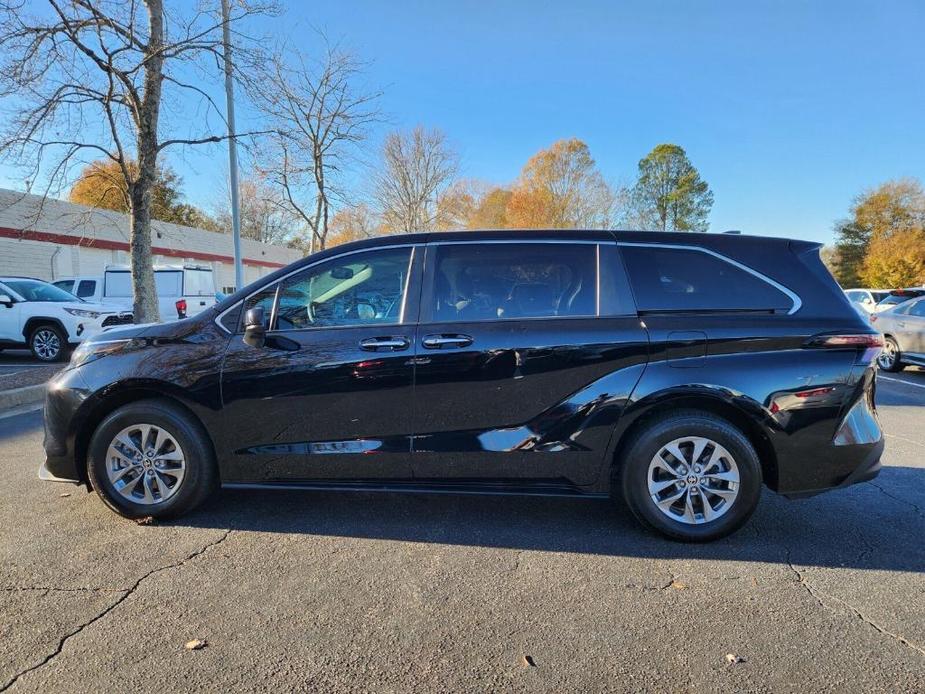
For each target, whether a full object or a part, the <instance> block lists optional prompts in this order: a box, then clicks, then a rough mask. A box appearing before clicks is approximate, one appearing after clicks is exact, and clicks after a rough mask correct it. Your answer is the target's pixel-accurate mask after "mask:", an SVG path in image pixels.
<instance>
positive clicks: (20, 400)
mask: <svg viewBox="0 0 925 694" xmlns="http://www.w3.org/2000/svg"><path fill="white" fill-rule="evenodd" d="M44 399H45V384H44V383H39V384H38V385H34V386H23V387H22V388H13V389H11V390H0V412H2V411H3V410H8V409H12V408H14V407H19V406H21V405H31V404H34V403H38V402H42V400H44Z"/></svg>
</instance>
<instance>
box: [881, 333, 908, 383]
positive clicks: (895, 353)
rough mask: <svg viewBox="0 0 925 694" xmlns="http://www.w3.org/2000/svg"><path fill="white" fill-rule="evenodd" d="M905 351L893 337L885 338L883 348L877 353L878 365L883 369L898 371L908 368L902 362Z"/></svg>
mask: <svg viewBox="0 0 925 694" xmlns="http://www.w3.org/2000/svg"><path fill="white" fill-rule="evenodd" d="M902 355H903V353H902V352H900V351H899V344H897V342H896V340H894V339H893V338H892V337H885V338H883V350H881V352H880V354H879V355H877V366H878V367H879V369H880V370H881V371H886V372H888V373H893V374H895V373H898V372H899V371H902V370H903V369H905V368H906V365H905V364H903V363H902V361H901V360H902Z"/></svg>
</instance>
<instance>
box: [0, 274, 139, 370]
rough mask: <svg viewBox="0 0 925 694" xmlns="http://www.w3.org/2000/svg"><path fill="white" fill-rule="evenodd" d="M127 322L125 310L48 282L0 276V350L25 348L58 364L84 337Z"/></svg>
mask: <svg viewBox="0 0 925 694" xmlns="http://www.w3.org/2000/svg"><path fill="white" fill-rule="evenodd" d="M131 322H132V314H131V312H129V311H122V310H119V308H118V307H115V306H107V305H105V304H94V303H89V302H87V301H83V300H82V299H78V298H77V297H76V296H74V295H73V294H68V293H67V292H66V291H64V290H63V289H59V288H58V287H56V286H54V285H53V284H49V283H48V282H43V281H42V280H36V279H30V278H28V277H0V349H3V348H4V347H28V348H29V349H31V350H32V354H34V355H35V357H36V359H40V360H41V361H58V360H59V359H62V358H64V355H65V354H66V353H67V350H68V348H69V347H71V346H74V345H76V344H78V343H79V342H81V341H82V340H84V339H85V338H87V337H90V336H91V335H96V334H97V333H99V332H100V331H101V330H103V329H104V328H108V327H109V326H113V325H123V324H126V323H131Z"/></svg>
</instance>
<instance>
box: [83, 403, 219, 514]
mask: <svg viewBox="0 0 925 694" xmlns="http://www.w3.org/2000/svg"><path fill="white" fill-rule="evenodd" d="M87 473H88V475H89V477H90V481H91V483H92V484H93V488H94V489H95V490H96V491H97V493H98V494H99V496H100V498H101V499H102V500H103V502H104V503H105V504H106V505H107V506H109V508H111V509H112V510H113V511H115V512H116V513H118V514H120V515H122V516H125V517H126V518H143V517H146V516H152V517H154V518H161V519H166V518H176V517H177V516H180V515H183V514H184V513H188V512H189V511H192V510H193V509H194V508H196V506H198V505H199V504H200V503H202V502H203V501H204V500H205V498H206V497H207V496H208V495H209V493H210V492H212V490H213V489H214V488H215V487H216V486H217V483H218V474H217V471H216V466H215V460H214V457H213V455H212V447H211V445H210V443H209V441H208V437H207V435H206V433H205V432H204V431H203V429H202V427H201V426H200V425H199V423H198V422H197V421H195V420H194V419H193V417H192V416H191V415H190V414H189V413H187V412H186V411H185V410H183V409H182V408H180V407H178V406H177V405H175V404H174V403H172V402H169V401H167V400H142V401H139V402H133V403H129V404H128V405H124V406H123V407H120V408H119V409H117V410H115V411H114V412H113V413H112V414H110V415H109V416H108V417H106V418H105V419H104V420H103V421H102V423H101V424H100V425H99V427H97V429H96V431H95V432H94V434H93V438H92V439H91V440H90V447H89V455H88V460H87Z"/></svg>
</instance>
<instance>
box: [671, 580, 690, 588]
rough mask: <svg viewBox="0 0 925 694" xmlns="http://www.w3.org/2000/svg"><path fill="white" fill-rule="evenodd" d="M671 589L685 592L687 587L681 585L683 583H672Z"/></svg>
mask: <svg viewBox="0 0 925 694" xmlns="http://www.w3.org/2000/svg"><path fill="white" fill-rule="evenodd" d="M671 587H672V588H674V589H675V590H684V589H685V588H687V586H686V585H684V584H683V583H681V581H672V582H671Z"/></svg>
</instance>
